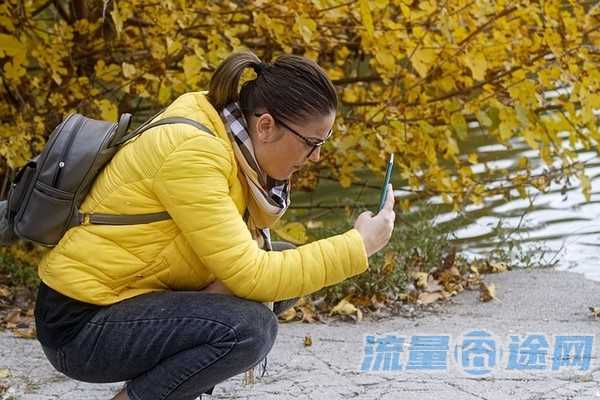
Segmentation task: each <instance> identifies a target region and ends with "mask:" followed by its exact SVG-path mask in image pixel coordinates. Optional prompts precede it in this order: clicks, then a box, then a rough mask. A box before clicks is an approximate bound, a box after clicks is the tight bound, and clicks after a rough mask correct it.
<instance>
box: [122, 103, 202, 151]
mask: <svg viewBox="0 0 600 400" xmlns="http://www.w3.org/2000/svg"><path fill="white" fill-rule="evenodd" d="M161 112H162V111H161ZM157 115H158V114H157ZM155 117H156V115H155V116H154V117H152V118H150V119H149V120H148V121H147V122H145V123H144V124H142V125H141V126H139V127H138V128H137V129H135V130H134V131H133V132H131V133H129V134H127V135H125V136H123V138H121V139H120V140H119V141H118V142H116V143H115V146H120V145H122V144H123V143H125V142H127V141H128V140H130V139H133V138H134V137H136V136H137V135H140V134H142V133H144V132H145V131H147V130H148V129H152V128H155V127H157V126H161V125H169V124H188V125H192V126H194V127H196V128H198V129H200V130H201V131H204V132H206V133H209V134H211V135H212V134H213V133H212V132H211V131H210V129H208V128H207V127H206V126H205V125H204V124H201V123H200V122H198V121H194V120H193V119H189V118H184V117H169V118H163V119H160V120H158V121H155V122H149V121H151V120H152V119H154V118H155Z"/></svg>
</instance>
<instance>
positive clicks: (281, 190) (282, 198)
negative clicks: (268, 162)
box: [221, 103, 290, 251]
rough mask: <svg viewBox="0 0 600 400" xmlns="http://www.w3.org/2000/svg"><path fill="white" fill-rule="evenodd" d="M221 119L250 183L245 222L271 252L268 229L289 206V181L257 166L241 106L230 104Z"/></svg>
mask: <svg viewBox="0 0 600 400" xmlns="http://www.w3.org/2000/svg"><path fill="white" fill-rule="evenodd" d="M221 118H222V119H223V123H224V125H225V128H226V130H227V133H228V134H229V135H230V137H231V139H232V141H231V142H232V144H233V150H234V153H235V157H236V160H237V162H238V164H239V165H240V167H241V169H242V172H243V173H244V175H245V177H246V181H247V182H248V188H249V191H250V199H249V202H248V207H247V208H246V212H245V214H244V220H245V221H246V224H247V225H248V229H249V230H250V232H251V233H252V236H253V237H254V240H256V242H257V243H258V245H259V247H260V248H262V249H264V250H268V251H271V250H272V249H273V248H272V246H271V234H270V232H269V228H270V227H271V226H273V224H274V223H275V222H277V220H279V218H281V216H282V215H283V214H284V213H285V211H286V210H287V208H288V207H289V205H290V197H289V193H290V182H289V180H285V181H280V180H277V179H274V178H271V177H270V176H268V175H267V174H266V173H265V172H263V171H262V169H261V168H260V166H259V165H258V162H257V161H256V157H255V156H254V148H253V147H252V141H251V140H250V135H249V134H248V125H247V124H246V118H244V114H243V113H242V110H241V108H240V106H239V104H238V103H231V104H229V105H227V106H226V107H225V108H224V109H223V111H221Z"/></svg>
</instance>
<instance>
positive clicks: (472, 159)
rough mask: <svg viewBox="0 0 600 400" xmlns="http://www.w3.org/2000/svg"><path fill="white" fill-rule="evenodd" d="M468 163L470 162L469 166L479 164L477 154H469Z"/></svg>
mask: <svg viewBox="0 0 600 400" xmlns="http://www.w3.org/2000/svg"><path fill="white" fill-rule="evenodd" d="M468 161H469V164H477V162H478V159H477V154H475V153H471V154H469V158H468Z"/></svg>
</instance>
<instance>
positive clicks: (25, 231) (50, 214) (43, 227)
mask: <svg viewBox="0 0 600 400" xmlns="http://www.w3.org/2000/svg"><path fill="white" fill-rule="evenodd" d="M73 197H74V195H73V194H72V193H68V192H65V191H63V190H59V189H56V188H53V187H51V186H49V185H46V184H44V183H43V182H42V181H37V182H36V185H35V187H34V188H33V191H32V192H31V196H30V197H29V199H27V202H28V203H30V204H35V207H24V208H23V209H22V210H21V213H19V214H18V215H17V217H16V219H15V232H16V233H17V234H18V235H19V236H21V237H23V238H25V239H28V240H32V241H35V242H38V243H40V244H44V245H47V246H53V245H55V244H56V243H58V241H59V240H60V238H61V237H62V236H63V234H64V233H65V230H66V229H67V226H66V225H65V221H69V220H70V216H71V213H72V208H73Z"/></svg>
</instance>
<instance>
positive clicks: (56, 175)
mask: <svg viewBox="0 0 600 400" xmlns="http://www.w3.org/2000/svg"><path fill="white" fill-rule="evenodd" d="M84 122H85V120H84V119H81V120H79V121H78V122H77V126H75V127H74V128H73V130H71V135H70V136H69V139H68V142H67V146H66V147H65V150H64V151H63V153H62V154H61V156H60V161H59V162H58V168H57V169H56V172H55V173H54V178H53V179H52V186H53V187H56V184H57V183H58V178H59V177H60V173H61V172H62V170H63V168H64V166H65V157H66V156H67V154H69V150H71V146H72V145H73V142H74V141H75V134H76V133H77V131H79V128H80V127H81V125H82V124H83V123H84Z"/></svg>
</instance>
